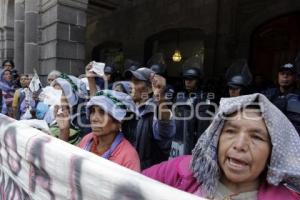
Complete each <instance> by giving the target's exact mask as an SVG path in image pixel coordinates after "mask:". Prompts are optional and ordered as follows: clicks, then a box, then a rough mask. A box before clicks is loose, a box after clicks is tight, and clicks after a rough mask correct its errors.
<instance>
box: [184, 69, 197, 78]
mask: <svg viewBox="0 0 300 200" xmlns="http://www.w3.org/2000/svg"><path fill="white" fill-rule="evenodd" d="M182 77H183V78H184V79H198V78H200V77H201V72H200V69H199V68H196V67H187V68H185V69H183V72H182Z"/></svg>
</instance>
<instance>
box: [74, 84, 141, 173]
mask: <svg viewBox="0 0 300 200" xmlns="http://www.w3.org/2000/svg"><path fill="white" fill-rule="evenodd" d="M97 95H98V96H95V97H92V98H91V100H90V101H89V102H88V104H87V110H88V114H89V116H90V122H91V127H92V133H90V134H88V135H86V136H85V137H84V138H83V139H82V140H81V142H80V144H79V147H80V148H83V149H85V150H87V151H90V152H92V153H95V154H97V155H99V156H101V157H103V158H105V159H108V160H110V161H113V162H115V163H117V164H119V165H122V166H124V167H127V168H129V169H132V170H134V171H138V172H139V171H140V160H139V157H138V154H137V152H136V150H135V149H134V147H133V146H132V145H131V144H130V143H129V142H128V141H127V140H126V139H125V137H124V135H123V133H122V122H123V121H124V120H125V118H126V116H127V113H128V111H129V110H131V109H128V108H129V107H130V105H132V106H133V107H134V102H133V101H132V99H131V97H130V96H129V95H126V94H124V93H121V92H117V91H112V90H103V91H101V92H99V93H98V94H97Z"/></svg>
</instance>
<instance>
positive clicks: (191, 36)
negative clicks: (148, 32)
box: [144, 28, 205, 81]
mask: <svg viewBox="0 0 300 200" xmlns="http://www.w3.org/2000/svg"><path fill="white" fill-rule="evenodd" d="M204 43H205V41H204V33H203V31H202V30H200V29H194V28H178V29H167V30H164V31H161V32H159V33H157V34H154V35H152V36H150V37H148V38H147V39H146V41H145V51H144V52H145V55H144V59H145V60H144V62H145V63H147V61H148V60H149V58H151V56H152V55H154V54H155V53H163V55H164V57H165V62H166V66H167V73H168V75H169V77H170V78H175V81H178V79H176V78H177V77H178V76H180V73H181V70H182V64H183V63H184V61H185V60H186V59H188V58H190V57H191V56H193V55H195V54H198V55H200V56H202V58H203V59H202V60H204V51H205V49H204V48H205V47H204V45H205V44H204ZM175 50H180V52H181V55H182V59H181V61H180V62H174V61H173V60H172V56H173V55H174V51H175Z"/></svg>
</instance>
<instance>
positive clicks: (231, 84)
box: [227, 75, 247, 97]
mask: <svg viewBox="0 0 300 200" xmlns="http://www.w3.org/2000/svg"><path fill="white" fill-rule="evenodd" d="M227 86H228V93H229V97H237V96H241V95H245V94H246V86H247V85H246V83H245V80H244V78H243V77H242V76H241V75H236V76H233V77H232V78H231V79H230V80H229V81H228V82H227Z"/></svg>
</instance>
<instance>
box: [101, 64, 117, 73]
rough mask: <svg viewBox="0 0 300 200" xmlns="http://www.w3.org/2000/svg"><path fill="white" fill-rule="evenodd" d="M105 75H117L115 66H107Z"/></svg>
mask: <svg viewBox="0 0 300 200" xmlns="http://www.w3.org/2000/svg"><path fill="white" fill-rule="evenodd" d="M104 73H105V74H114V73H115V68H114V67H113V66H110V65H106V66H105V67H104Z"/></svg>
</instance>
